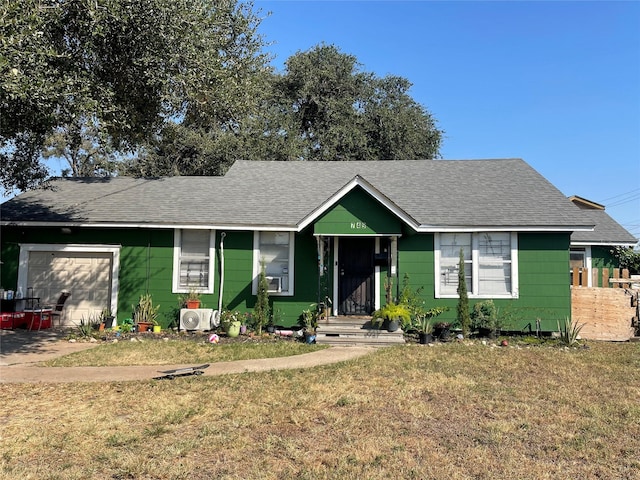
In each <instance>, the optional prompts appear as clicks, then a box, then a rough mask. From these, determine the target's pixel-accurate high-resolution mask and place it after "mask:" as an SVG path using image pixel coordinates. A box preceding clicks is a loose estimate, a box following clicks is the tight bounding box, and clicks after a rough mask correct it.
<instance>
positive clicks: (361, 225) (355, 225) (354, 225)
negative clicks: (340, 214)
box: [351, 222, 367, 230]
mask: <svg viewBox="0 0 640 480" xmlns="http://www.w3.org/2000/svg"><path fill="white" fill-rule="evenodd" d="M366 228H367V224H366V223H365V222H351V230H366Z"/></svg>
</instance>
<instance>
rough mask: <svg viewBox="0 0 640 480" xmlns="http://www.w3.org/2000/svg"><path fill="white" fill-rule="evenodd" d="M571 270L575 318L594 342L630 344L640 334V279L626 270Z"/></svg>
mask: <svg viewBox="0 0 640 480" xmlns="http://www.w3.org/2000/svg"><path fill="white" fill-rule="evenodd" d="M588 276H589V270H588V269H587V268H572V269H571V317H572V318H573V319H574V321H576V322H578V323H580V324H584V328H583V329H582V331H581V332H580V336H581V337H582V338H585V339H590V340H609V341H627V340H630V339H631V338H632V337H633V336H634V335H635V334H636V333H640V325H639V324H638V317H639V316H640V315H639V314H640V311H639V306H638V297H639V295H640V291H639V290H640V276H638V275H629V270H627V269H626V268H624V269H620V268H602V269H598V268H592V269H591V288H589V287H588V285H589V283H588V281H589V277H588Z"/></svg>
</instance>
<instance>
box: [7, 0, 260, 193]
mask: <svg viewBox="0 0 640 480" xmlns="http://www.w3.org/2000/svg"><path fill="white" fill-rule="evenodd" d="M252 7H253V5H252V4H250V3H248V4H238V3H236V1H234V0H4V2H2V5H1V6H0V18H1V19H2V20H1V22H2V23H1V24H0V160H1V162H2V168H1V169H0V182H1V184H2V186H3V187H4V188H5V189H7V190H11V189H15V188H17V189H19V190H24V189H27V188H30V187H33V186H34V185H36V184H38V183H39V182H40V181H42V180H43V179H44V178H45V177H46V176H47V171H46V168H45V166H44V165H43V163H42V161H41V160H42V156H41V155H42V153H43V152H44V151H48V152H49V153H51V152H52V150H51V148H54V149H56V148H57V149H60V150H62V151H67V152H71V153H72V154H73V152H75V158H76V159H78V158H79V157H78V155H77V154H78V152H79V150H82V151H83V152H84V153H82V154H86V153H87V152H88V151H89V150H88V149H91V148H93V147H95V148H98V149H101V151H103V152H107V151H120V152H132V151H135V149H136V148H137V147H138V146H139V145H140V144H142V143H146V142H148V141H149V139H151V138H153V137H154V136H157V135H158V134H159V132H162V129H163V127H164V126H165V125H166V124H167V123H171V122H173V121H175V120H176V119H189V123H190V125H192V126H197V125H205V124H206V126H207V128H210V129H218V130H221V129H222V130H224V129H231V130H232V129H233V128H234V126H235V125H236V123H237V119H239V118H243V117H246V116H247V115H248V114H249V112H251V111H254V110H255V107H254V102H256V101H257V100H256V99H257V98H258V96H259V95H258V94H259V93H260V92H262V91H263V90H264V88H263V87H262V86H261V85H260V81H259V79H260V78H262V77H263V76H264V72H266V71H267V70H268V69H267V62H268V58H267V57H266V56H265V55H264V54H262V53H261V49H262V47H263V43H262V38H261V37H260V36H259V35H258V34H257V27H258V25H259V19H258V18H257V17H256V15H255V14H254V13H253V11H252ZM88 132H90V135H89V136H88V137H87V136H85V137H84V138H82V139H79V137H78V134H80V135H84V134H85V133H88ZM52 137H53V138H52ZM86 141H89V142H94V143H97V145H93V146H91V145H88V144H87V143H86ZM65 142H66V143H67V144H68V145H67V146H64V145H63V143H65ZM86 158H90V156H87V157H86ZM94 158H95V157H94ZM90 163H91V162H90V160H89V164H90ZM70 167H71V169H72V170H74V168H75V167H74V166H73V164H70ZM89 170H91V169H89ZM78 171H80V169H78ZM95 171H96V170H95V169H93V172H94V173H95ZM84 172H85V173H87V170H86V169H85V170H84Z"/></svg>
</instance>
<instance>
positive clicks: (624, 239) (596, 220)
mask: <svg viewBox="0 0 640 480" xmlns="http://www.w3.org/2000/svg"><path fill="white" fill-rule="evenodd" d="M569 200H570V201H571V202H573V204H574V205H576V206H577V207H578V208H579V209H580V210H581V214H582V215H583V216H584V218H585V219H586V220H587V222H590V223H593V224H594V225H595V228H594V229H593V230H592V231H576V232H574V233H573V234H572V235H571V259H570V262H571V263H570V265H571V268H580V269H584V270H585V271H586V273H587V274H586V275H584V276H583V278H584V280H586V282H583V285H584V286H586V287H602V286H603V285H602V278H601V276H599V277H598V281H599V282H598V283H599V284H598V285H593V274H592V271H593V269H594V268H598V269H602V268H618V267H619V265H618V263H617V260H616V258H615V257H614V256H613V254H612V253H611V251H612V250H613V248H614V247H625V248H633V247H634V246H635V245H636V243H637V242H638V239H637V238H635V237H633V235H631V234H630V233H629V232H628V231H627V230H625V229H624V228H623V227H622V226H621V225H620V224H619V223H618V222H616V221H615V220H614V219H613V218H611V217H610V216H609V214H607V213H606V212H605V207H604V205H600V204H599V203H595V202H592V201H590V200H587V199H585V198H582V197H578V196H577V195H573V196H571V197H569Z"/></svg>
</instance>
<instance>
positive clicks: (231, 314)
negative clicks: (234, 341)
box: [220, 310, 242, 338]
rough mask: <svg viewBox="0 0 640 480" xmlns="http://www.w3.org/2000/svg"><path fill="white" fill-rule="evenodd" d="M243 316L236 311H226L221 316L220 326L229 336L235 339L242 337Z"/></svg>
mask: <svg viewBox="0 0 640 480" xmlns="http://www.w3.org/2000/svg"><path fill="white" fill-rule="evenodd" d="M241 318H242V314H241V313H240V312H238V311H236V310H224V311H223V312H222V314H220V324H221V325H222V328H223V329H224V331H225V332H227V336H229V337H231V338H235V337H237V336H238V335H240V327H241V326H242V320H241Z"/></svg>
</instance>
